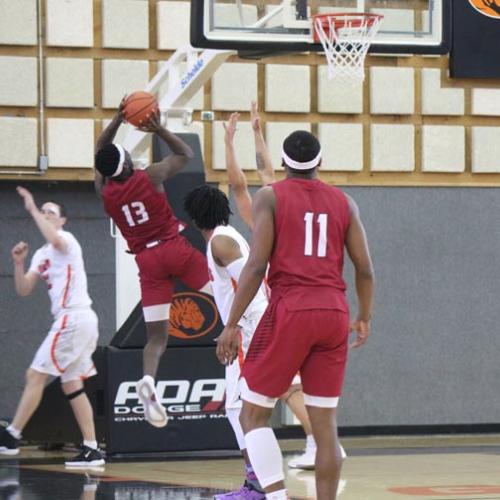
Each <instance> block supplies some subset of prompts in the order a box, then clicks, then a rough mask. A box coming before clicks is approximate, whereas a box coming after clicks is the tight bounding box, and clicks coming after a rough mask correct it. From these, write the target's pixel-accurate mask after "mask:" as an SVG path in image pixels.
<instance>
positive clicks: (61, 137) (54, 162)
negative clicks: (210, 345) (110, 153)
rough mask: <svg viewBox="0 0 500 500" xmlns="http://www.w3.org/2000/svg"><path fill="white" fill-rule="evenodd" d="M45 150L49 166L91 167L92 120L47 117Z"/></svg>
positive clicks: (92, 144) (92, 155) (92, 145)
mask: <svg viewBox="0 0 500 500" xmlns="http://www.w3.org/2000/svg"><path fill="white" fill-rule="evenodd" d="M47 151H48V156H49V166H50V167H75V168H93V166H94V120H86V119H84V120H80V119H69V118H49V119H48V120H47Z"/></svg>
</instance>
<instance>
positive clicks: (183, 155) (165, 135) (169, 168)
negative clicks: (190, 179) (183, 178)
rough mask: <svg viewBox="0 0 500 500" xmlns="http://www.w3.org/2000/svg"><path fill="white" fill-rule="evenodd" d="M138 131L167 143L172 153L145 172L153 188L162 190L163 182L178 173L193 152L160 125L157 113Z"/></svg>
mask: <svg viewBox="0 0 500 500" xmlns="http://www.w3.org/2000/svg"><path fill="white" fill-rule="evenodd" d="M139 130H142V131H143V132H150V133H153V134H156V135H157V136H158V137H160V138H161V139H163V140H164V141H165V142H166V143H167V145H168V147H169V148H170V151H172V153H171V154H169V155H168V156H166V157H165V158H163V160H161V161H159V162H157V163H153V164H152V165H150V166H149V167H148V168H147V170H146V172H147V173H148V176H149V178H150V179H151V182H152V183H153V184H154V185H155V186H158V187H160V188H163V187H162V184H163V182H164V181H166V180H167V179H168V178H170V177H172V176H174V175H175V174H177V173H178V172H180V171H181V170H182V169H183V168H184V167H185V166H186V165H187V163H188V161H189V160H190V159H191V158H194V152H193V150H192V149H191V148H190V147H189V146H188V145H187V144H186V143H185V142H184V141H183V140H182V139H181V138H180V137H178V136H177V135H175V134H173V133H172V132H170V131H169V130H167V129H166V128H164V127H163V126H162V125H161V120H160V112H159V111H158V113H156V114H154V115H152V116H151V118H150V119H149V120H148V122H146V123H145V124H144V125H143V126H141V127H139Z"/></svg>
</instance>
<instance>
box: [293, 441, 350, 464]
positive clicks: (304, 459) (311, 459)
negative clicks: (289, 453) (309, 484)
mask: <svg viewBox="0 0 500 500" xmlns="http://www.w3.org/2000/svg"><path fill="white" fill-rule="evenodd" d="M339 446H340V453H341V454H342V460H343V459H344V458H346V457H347V453H346V452H345V450H344V448H343V447H342V445H341V444H339ZM315 461H316V443H314V444H308V445H307V446H306V449H305V450H304V453H303V454H302V455H299V456H298V457H296V458H292V459H291V460H290V461H289V462H288V467H290V468H291V469H304V470H314V467H315Z"/></svg>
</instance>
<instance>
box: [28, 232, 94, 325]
mask: <svg viewBox="0 0 500 500" xmlns="http://www.w3.org/2000/svg"><path fill="white" fill-rule="evenodd" d="M58 233H59V234H60V235H61V236H62V237H63V238H64V241H65V242H66V245H67V253H62V252H59V251H58V250H56V249H55V248H54V246H53V245H52V244H50V243H47V244H45V245H44V246H43V247H41V248H39V249H38V250H37V251H36V252H35V255H33V259H32V260H31V266H30V269H29V270H30V271H31V272H34V273H37V274H38V275H39V276H40V278H41V279H43V280H44V281H45V282H46V283H47V287H48V292H49V297H50V301H51V312H52V314H53V315H54V317H57V316H59V314H60V313H61V312H62V311H64V310H65V309H71V308H81V307H89V306H90V305H91V304H92V301H91V300H90V297H89V294H88V292H87V275H86V274H85V267H84V264H83V257H82V249H81V247H80V244H79V243H78V241H77V240H76V238H75V237H74V236H73V235H72V234H71V233H68V232H67V231H63V230H59V231H58Z"/></svg>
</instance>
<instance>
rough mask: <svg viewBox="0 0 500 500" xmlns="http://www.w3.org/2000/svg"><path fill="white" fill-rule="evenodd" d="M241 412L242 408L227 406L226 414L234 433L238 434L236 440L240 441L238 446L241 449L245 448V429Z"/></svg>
mask: <svg viewBox="0 0 500 500" xmlns="http://www.w3.org/2000/svg"><path fill="white" fill-rule="evenodd" d="M240 413H241V408H226V416H227V419H228V420H229V423H230V424H231V427H232V428H233V432H234V435H235V436H236V441H238V447H239V449H240V450H244V449H245V446H246V444H245V435H244V434H243V429H242V428H241V424H240Z"/></svg>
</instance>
